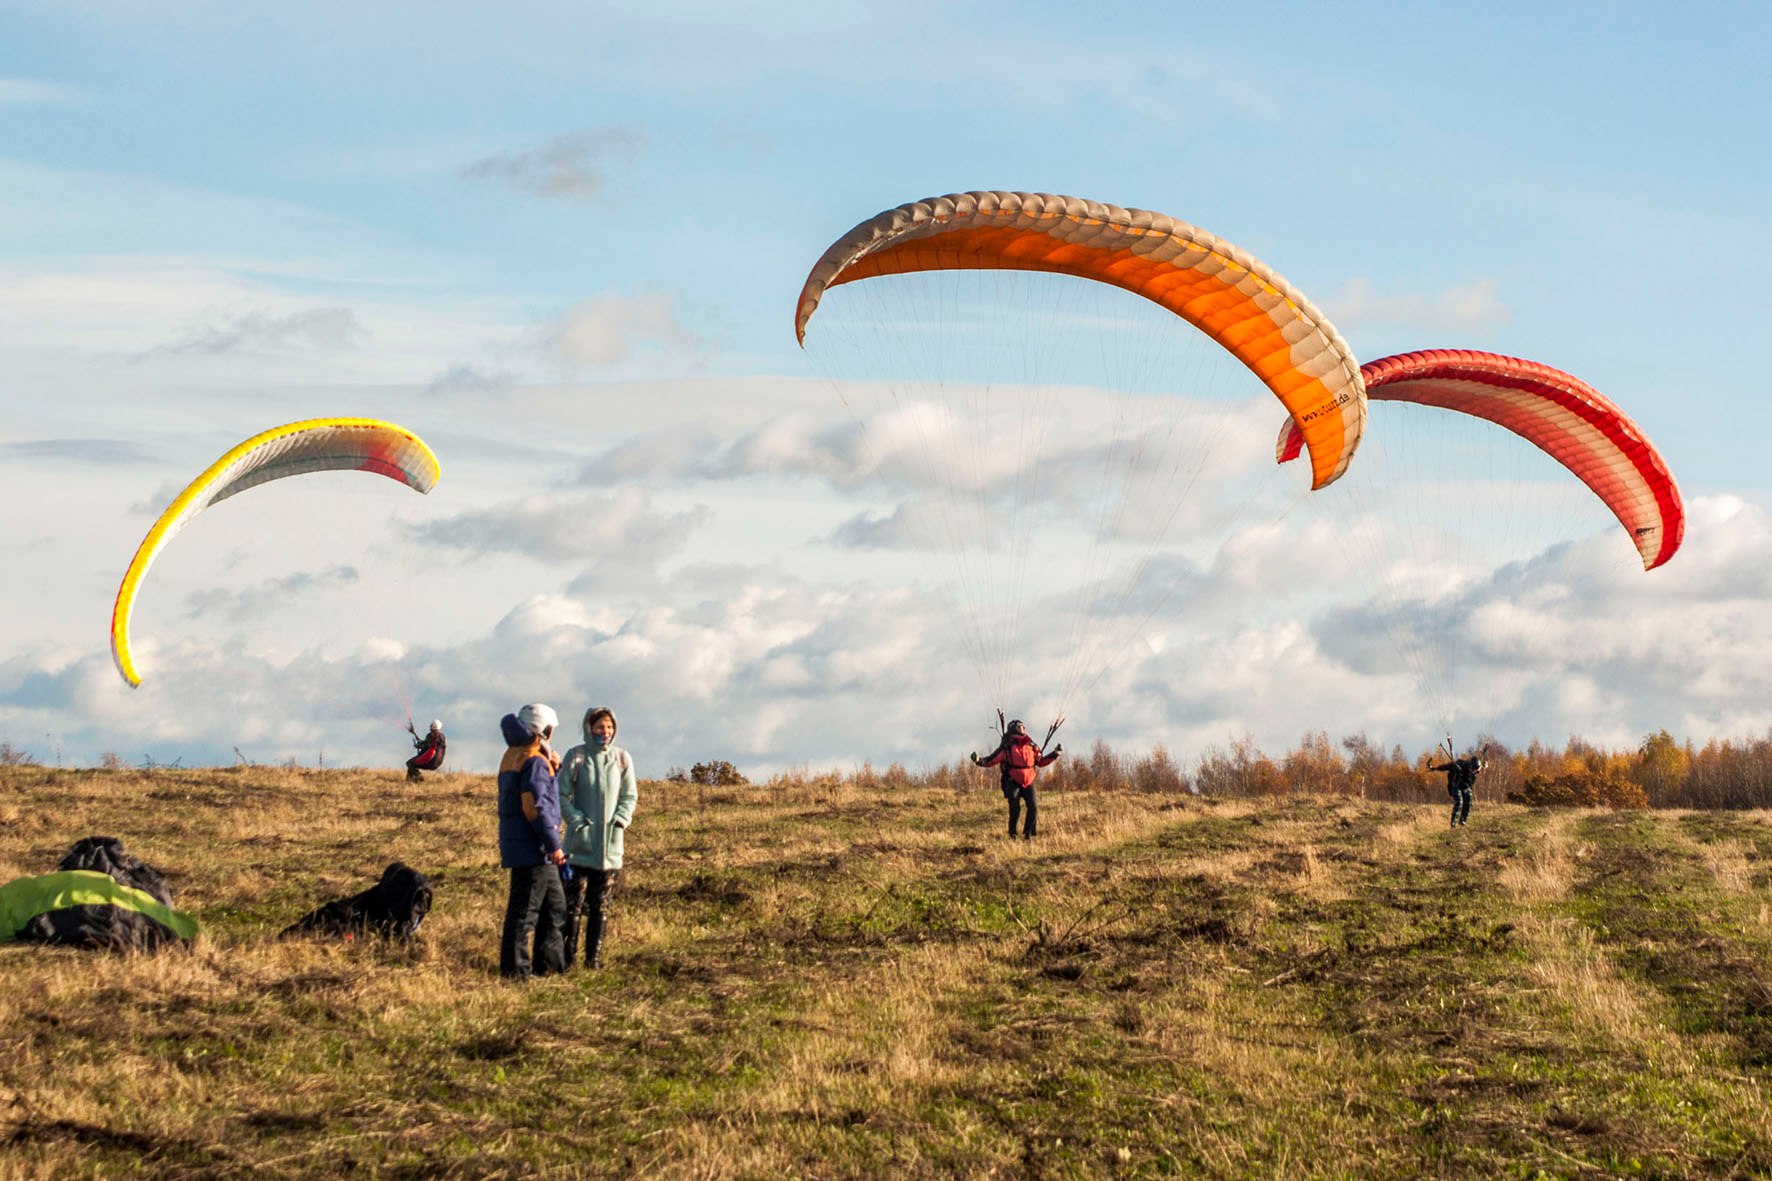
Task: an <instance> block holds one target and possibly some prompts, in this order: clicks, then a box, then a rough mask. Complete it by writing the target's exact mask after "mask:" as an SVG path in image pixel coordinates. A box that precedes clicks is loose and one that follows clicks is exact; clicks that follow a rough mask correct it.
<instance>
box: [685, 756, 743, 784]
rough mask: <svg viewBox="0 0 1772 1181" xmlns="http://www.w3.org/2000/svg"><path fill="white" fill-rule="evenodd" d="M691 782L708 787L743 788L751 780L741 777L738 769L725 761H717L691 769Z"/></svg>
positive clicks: (699, 764) (696, 765) (698, 764)
mask: <svg viewBox="0 0 1772 1181" xmlns="http://www.w3.org/2000/svg"><path fill="white" fill-rule="evenodd" d="M689 782H691V783H700V784H704V785H706V786H708V787H742V786H743V785H745V784H747V783H749V782H750V780H748V779H746V778H745V777H744V776H743V775H741V774H740V773H739V770H738V768H737V767H734V766H733V765H732V764H731V763H728V762H727V761H726V760H724V759H715V760H712V761H711V762H706V763H697V764H695V766H693V767H691V768H689Z"/></svg>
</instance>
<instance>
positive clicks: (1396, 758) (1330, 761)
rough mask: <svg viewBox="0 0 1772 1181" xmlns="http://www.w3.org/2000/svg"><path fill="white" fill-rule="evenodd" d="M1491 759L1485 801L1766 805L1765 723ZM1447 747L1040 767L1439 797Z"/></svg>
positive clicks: (1312, 737)
mask: <svg viewBox="0 0 1772 1181" xmlns="http://www.w3.org/2000/svg"><path fill="white" fill-rule="evenodd" d="M1485 744H1486V745H1487V746H1488V748H1489V749H1488V759H1489V766H1488V767H1487V768H1486V769H1485V770H1484V772H1483V774H1482V775H1481V776H1480V777H1479V778H1478V780H1477V789H1476V796H1477V798H1478V799H1479V800H1485V801H1488V802H1491V803H1494V802H1499V801H1503V800H1506V801H1509V802H1513V803H1522V804H1538V805H1567V806H1575V807H1610V808H1772V733H1768V734H1767V735H1765V736H1762V737H1758V738H1748V739H1741V740H1731V739H1712V740H1711V741H1709V742H1707V743H1705V744H1704V745H1703V746H1698V745H1696V744H1694V743H1693V742H1691V741H1690V740H1688V741H1686V742H1684V743H1682V742H1680V741H1679V740H1677V739H1676V738H1674V737H1673V735H1671V734H1669V733H1668V732H1667V731H1666V730H1661V731H1658V732H1657V733H1655V734H1651V735H1649V736H1648V737H1646V738H1644V739H1643V740H1642V741H1641V742H1640V743H1638V744H1637V745H1636V746H1635V747H1632V748H1627V749H1623V750H1608V749H1605V748H1602V747H1599V746H1596V745H1594V744H1593V743H1590V742H1588V741H1586V740H1584V739H1581V738H1570V739H1569V740H1568V742H1566V743H1565V744H1564V745H1563V746H1562V747H1560V748H1558V747H1552V746H1548V745H1546V744H1544V743H1542V742H1540V741H1539V740H1537V739H1533V740H1532V742H1530V743H1529V744H1527V745H1526V746H1524V747H1522V748H1519V749H1513V748H1510V747H1509V746H1508V745H1507V744H1506V743H1503V742H1501V741H1500V740H1499V739H1496V738H1494V737H1492V736H1489V735H1481V736H1479V737H1478V739H1477V741H1476V743H1475V746H1476V747H1482V746H1484V745H1485ZM1460 753H1461V754H1462V753H1463V752H1462V751H1461V752H1460ZM1446 757H1447V756H1446V753H1445V751H1444V749H1439V750H1430V751H1422V752H1418V753H1415V754H1413V755H1411V754H1410V753H1408V752H1407V751H1405V750H1404V749H1403V747H1402V746H1400V745H1396V746H1392V747H1391V748H1390V749H1389V750H1386V749H1384V748H1383V747H1382V746H1380V745H1379V744H1377V743H1374V742H1373V741H1372V740H1371V739H1369V738H1368V737H1367V736H1366V735H1365V734H1364V733H1360V734H1353V735H1349V736H1347V737H1345V738H1342V739H1341V740H1340V741H1339V742H1336V741H1332V740H1331V739H1330V737H1329V735H1328V733H1327V732H1326V731H1323V730H1312V731H1308V732H1306V733H1305V734H1304V735H1303V737H1302V738H1301V739H1300V741H1299V743H1298V745H1297V746H1295V747H1294V748H1293V749H1291V750H1289V751H1287V752H1285V753H1284V754H1277V755H1275V754H1269V753H1267V752H1265V751H1263V750H1261V749H1260V748H1259V747H1257V746H1256V745H1255V743H1254V741H1253V740H1252V739H1250V738H1247V737H1245V738H1241V739H1236V740H1233V741H1231V742H1229V743H1228V744H1226V745H1224V746H1218V745H1212V746H1208V747H1206V749H1205V750H1204V751H1202V752H1201V753H1200V754H1199V755H1198V756H1197V757H1196V758H1195V759H1193V760H1192V761H1191V762H1188V761H1185V760H1182V759H1178V758H1177V757H1176V756H1175V755H1174V754H1172V753H1171V752H1170V751H1169V750H1168V749H1167V748H1165V747H1164V746H1162V745H1161V744H1159V745H1157V746H1156V747H1154V748H1153V749H1152V750H1150V751H1149V752H1148V753H1145V754H1141V755H1128V754H1122V753H1120V752H1118V751H1115V750H1114V749H1113V748H1112V747H1111V746H1109V745H1108V743H1107V742H1105V741H1103V740H1100V739H1097V740H1096V741H1095V743H1094V744H1093V745H1092V746H1091V747H1090V749H1089V752H1088V754H1087V755H1084V756H1082V757H1075V756H1072V757H1067V758H1064V759H1060V760H1059V761H1058V762H1056V763H1054V764H1053V765H1052V766H1051V767H1049V768H1047V769H1046V770H1045V771H1043V772H1042V773H1041V778H1040V784H1041V787H1042V788H1043V789H1044V790H1046V791H1084V792H1088V791H1141V792H1153V793H1158V794H1168V795H1201V796H1215V797H1243V796H1283V795H1301V794H1312V795H1331V796H1347V797H1355V798H1359V799H1369V800H1385V801H1390V802H1394V803H1426V802H1438V801H1442V800H1444V799H1445V798H1446V777H1445V775H1444V774H1443V773H1440V772H1436V771H1433V770H1432V769H1431V768H1432V767H1433V766H1434V765H1436V764H1440V763H1444V762H1445V761H1446ZM996 774H997V773H996V772H995V771H980V770H979V769H978V768H976V767H973V766H971V765H970V764H969V763H968V762H965V761H963V760H956V761H955V762H953V763H952V764H947V765H942V766H937V767H933V768H928V769H924V770H915V771H913V770H910V769H907V768H906V767H905V766H904V765H903V764H901V763H894V764H892V765H891V766H889V767H887V768H886V769H885V770H883V771H881V770H876V769H875V768H874V767H873V766H872V764H868V763H864V764H862V766H861V767H860V768H859V769H858V770H857V771H856V772H855V773H854V775H852V776H842V777H837V776H834V775H817V774H813V773H811V772H808V771H805V770H797V771H790V772H787V773H785V774H781V775H777V776H775V777H774V778H773V779H771V780H770V781H769V783H770V784H771V785H776V786H816V785H817V784H818V783H819V782H820V781H822V780H827V779H828V780H830V781H831V782H832V783H833V784H834V783H836V782H838V781H839V778H840V779H845V780H850V781H852V782H853V783H854V784H855V785H856V786H859V787H861V788H863V789H864V790H880V791H891V790H892V789H894V788H908V787H945V788H952V789H954V790H956V791H958V790H966V789H968V788H976V787H977V786H979V784H980V783H981V782H985V781H990V782H994V781H995V778H996Z"/></svg>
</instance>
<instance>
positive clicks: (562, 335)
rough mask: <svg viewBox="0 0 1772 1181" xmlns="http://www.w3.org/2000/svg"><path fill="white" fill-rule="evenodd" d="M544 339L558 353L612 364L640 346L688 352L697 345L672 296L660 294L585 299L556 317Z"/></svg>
mask: <svg viewBox="0 0 1772 1181" xmlns="http://www.w3.org/2000/svg"><path fill="white" fill-rule="evenodd" d="M548 339H549V342H550V343H551V344H552V346H553V348H554V349H555V350H556V351H557V352H558V353H559V354H560V356H561V357H563V358H565V359H566V360H567V361H570V362H571V363H573V364H575V365H582V366H585V367H587V368H598V367H604V366H609V365H614V364H616V363H618V362H621V361H626V360H629V359H631V358H632V357H634V356H635V355H636V354H638V353H640V352H641V351H642V350H650V349H659V348H668V349H677V350H681V351H683V352H691V353H692V352H694V351H695V350H697V349H698V348H699V347H700V346H699V342H698V340H697V338H696V335H695V333H694V332H693V331H692V330H691V329H690V328H689V327H688V325H687V324H685V323H684V322H683V321H682V320H681V319H680V318H679V317H678V315H677V312H676V308H675V306H674V303H673V301H672V299H671V297H670V296H668V295H661V294H642V295H634V296H616V295H606V296H600V297H598V298H596V299H592V300H587V301H586V302H584V303H582V304H580V305H578V306H577V307H576V308H574V309H573V310H572V311H571V312H569V313H568V314H567V315H566V316H565V317H563V318H562V319H561V320H560V321H559V322H558V323H556V324H555V325H554V326H553V328H552V329H550V330H549V333H548Z"/></svg>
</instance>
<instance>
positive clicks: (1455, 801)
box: [1446, 787, 1471, 827]
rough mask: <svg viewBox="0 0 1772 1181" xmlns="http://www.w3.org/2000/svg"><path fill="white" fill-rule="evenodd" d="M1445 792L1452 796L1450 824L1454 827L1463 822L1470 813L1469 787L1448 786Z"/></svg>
mask: <svg viewBox="0 0 1772 1181" xmlns="http://www.w3.org/2000/svg"><path fill="white" fill-rule="evenodd" d="M1446 794H1447V795H1449V796H1451V797H1452V824H1453V826H1454V827H1456V826H1458V825H1460V824H1463V823H1464V822H1465V820H1466V819H1467V818H1468V817H1469V816H1470V814H1471V789H1470V788H1468V787H1448V788H1447V789H1446Z"/></svg>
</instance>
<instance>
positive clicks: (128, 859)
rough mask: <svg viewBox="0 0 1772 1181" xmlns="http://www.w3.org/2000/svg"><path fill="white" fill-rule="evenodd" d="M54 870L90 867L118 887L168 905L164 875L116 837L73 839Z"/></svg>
mask: <svg viewBox="0 0 1772 1181" xmlns="http://www.w3.org/2000/svg"><path fill="white" fill-rule="evenodd" d="M56 868H57V869H90V870H92V871H93V872H94V873H102V874H108V875H110V876H111V877H112V878H114V879H116V882H117V884H118V885H120V886H129V887H130V888H132V889H136V890H140V891H141V892H142V893H144V894H146V895H148V896H150V897H151V898H153V899H154V900H155V901H157V902H159V903H160V904H161V905H162V906H171V905H172V892H171V891H170V890H168V889H167V888H166V875H165V874H163V873H161V872H160V871H159V870H157V869H155V868H154V867H153V866H151V865H149V864H148V863H147V862H145V861H143V860H142V859H141V858H139V857H137V856H135V855H134V854H133V853H130V852H128V851H126V850H125V849H124V848H123V842H122V841H120V840H118V839H117V838H116V837H87V838H85V839H84V840H81V841H79V842H77V843H76V844H75V845H74V847H73V848H72V849H69V850H68V855H67V856H66V857H63V858H62V859H61V864H60V865H57V866H56Z"/></svg>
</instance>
